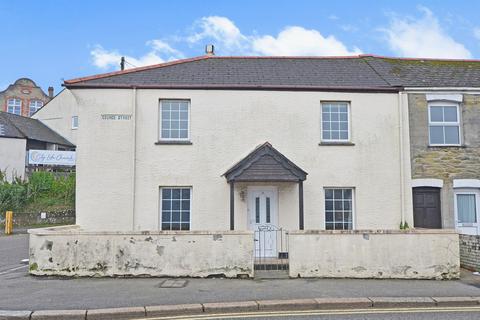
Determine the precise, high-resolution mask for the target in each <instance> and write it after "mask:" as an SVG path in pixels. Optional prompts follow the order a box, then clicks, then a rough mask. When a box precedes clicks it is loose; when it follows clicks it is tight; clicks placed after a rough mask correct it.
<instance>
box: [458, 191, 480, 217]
mask: <svg viewBox="0 0 480 320" xmlns="http://www.w3.org/2000/svg"><path fill="white" fill-rule="evenodd" d="M457 213H458V222H460V223H475V222H477V209H476V206H475V195H474V194H457Z"/></svg>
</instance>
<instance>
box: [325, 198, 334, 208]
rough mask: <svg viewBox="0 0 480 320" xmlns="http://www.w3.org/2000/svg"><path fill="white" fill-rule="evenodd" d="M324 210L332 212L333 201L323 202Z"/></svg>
mask: <svg viewBox="0 0 480 320" xmlns="http://www.w3.org/2000/svg"><path fill="white" fill-rule="evenodd" d="M325 210H333V201H332V200H325Z"/></svg>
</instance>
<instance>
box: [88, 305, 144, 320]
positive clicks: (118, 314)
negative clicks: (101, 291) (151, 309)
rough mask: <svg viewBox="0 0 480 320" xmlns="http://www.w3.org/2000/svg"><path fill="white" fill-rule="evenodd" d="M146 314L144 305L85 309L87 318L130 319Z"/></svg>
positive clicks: (104, 319) (100, 319) (89, 319)
mask: <svg viewBox="0 0 480 320" xmlns="http://www.w3.org/2000/svg"><path fill="white" fill-rule="evenodd" d="M145 316H146V313H145V307H131V308H108V309H92V310H87V320H111V319H115V320H117V319H122V320H123V319H132V318H143V317H145Z"/></svg>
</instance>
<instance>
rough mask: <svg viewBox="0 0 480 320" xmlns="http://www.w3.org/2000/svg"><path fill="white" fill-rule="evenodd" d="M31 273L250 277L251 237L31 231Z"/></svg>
mask: <svg viewBox="0 0 480 320" xmlns="http://www.w3.org/2000/svg"><path fill="white" fill-rule="evenodd" d="M29 233H30V261H29V264H30V273H31V274H35V275H64V276H145V275H148V276H158V277H164V276H169V277H207V276H209V275H219V274H223V275H225V276H226V277H237V276H239V275H247V276H249V277H253V233H252V232H248V231H224V232H221V233H214V232H201V231H196V232H195V231H190V232H185V231H183V232H172V231H168V232H162V231H161V232H152V233H148V234H147V233H141V232H85V231H82V230H78V228H75V227H73V228H72V227H71V226H69V227H57V228H48V229H32V230H29Z"/></svg>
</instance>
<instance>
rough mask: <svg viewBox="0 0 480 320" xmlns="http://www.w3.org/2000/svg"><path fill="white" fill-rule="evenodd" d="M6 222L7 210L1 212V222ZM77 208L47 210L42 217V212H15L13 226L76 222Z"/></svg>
mask: <svg viewBox="0 0 480 320" xmlns="http://www.w3.org/2000/svg"><path fill="white" fill-rule="evenodd" d="M4 223H5V212H2V213H0V224H4ZM74 223H75V210H74V209H71V210H63V211H50V212H48V211H47V212H45V218H42V213H41V212H34V213H17V212H14V213H13V226H14V227H22V226H33V225H38V224H64V225H69V224H74Z"/></svg>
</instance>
